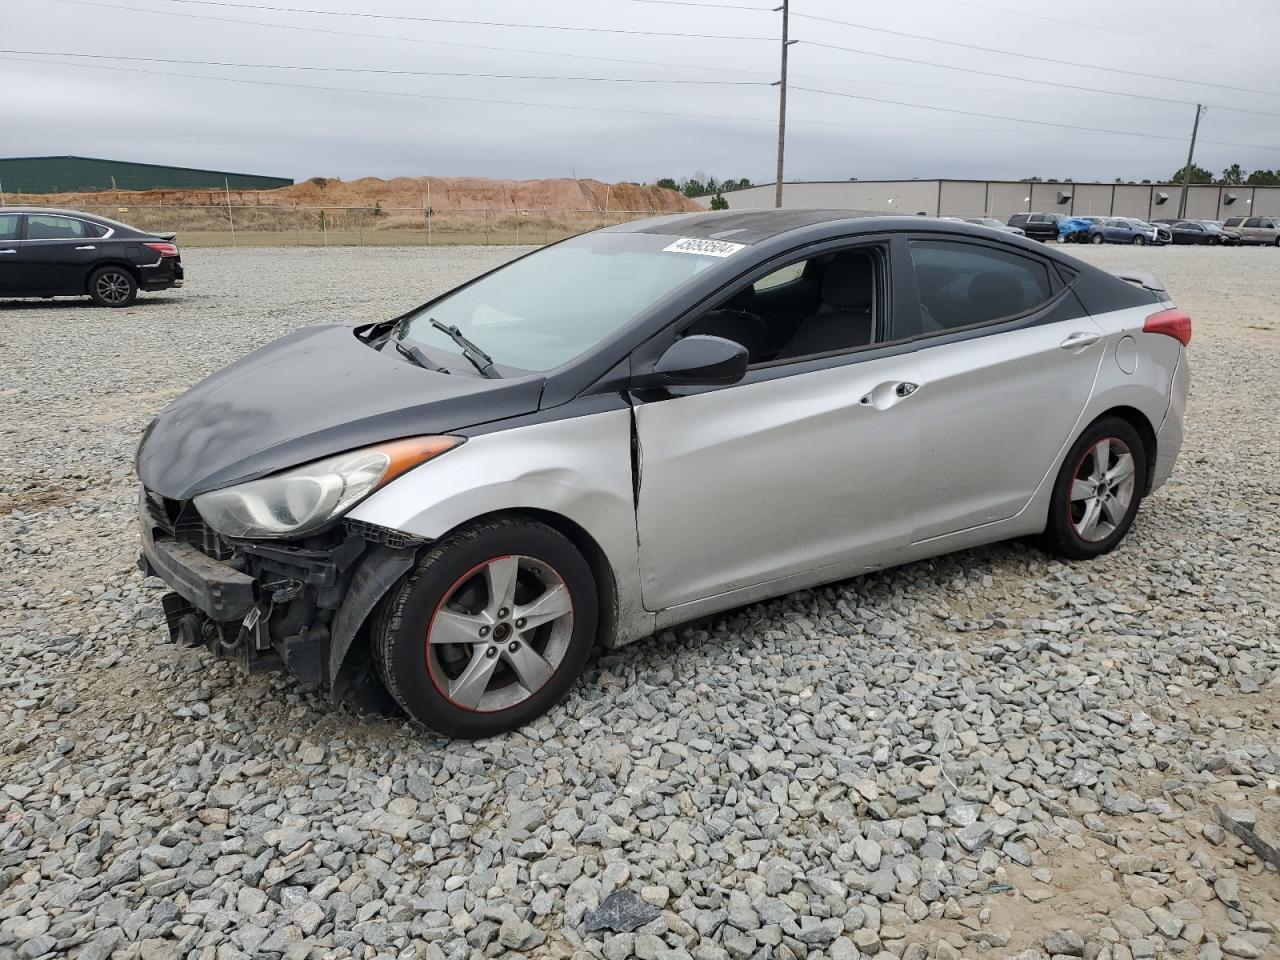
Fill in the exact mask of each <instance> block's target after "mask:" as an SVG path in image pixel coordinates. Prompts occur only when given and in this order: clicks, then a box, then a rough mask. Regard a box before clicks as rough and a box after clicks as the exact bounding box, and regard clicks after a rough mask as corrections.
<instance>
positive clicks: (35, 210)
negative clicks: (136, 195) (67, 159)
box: [0, 206, 115, 223]
mask: <svg viewBox="0 0 1280 960" xmlns="http://www.w3.org/2000/svg"><path fill="white" fill-rule="evenodd" d="M0 213H25V214H41V213H48V214H55V215H57V216H62V217H77V218H79V219H81V220H91V221H93V222H94V223H114V222H115V221H113V220H107V219H106V218H105V217H100V216H98V215H97V214H95V213H85V212H84V211H83V210H64V209H62V208H60V207H8V206H6V207H0Z"/></svg>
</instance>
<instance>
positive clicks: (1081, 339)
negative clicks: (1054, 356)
mask: <svg viewBox="0 0 1280 960" xmlns="http://www.w3.org/2000/svg"><path fill="white" fill-rule="evenodd" d="M1101 339H1102V334H1100V333H1093V332H1091V331H1088V330H1078V331H1076V332H1075V333H1073V334H1071V336H1069V337H1067V339H1065V340H1063V341H1062V343H1060V344H1058V346H1060V347H1061V348H1062V349H1063V350H1079V349H1080V348H1081V347H1090V346H1093V345H1094V344H1095V343H1097V342H1098V341H1099V340H1101Z"/></svg>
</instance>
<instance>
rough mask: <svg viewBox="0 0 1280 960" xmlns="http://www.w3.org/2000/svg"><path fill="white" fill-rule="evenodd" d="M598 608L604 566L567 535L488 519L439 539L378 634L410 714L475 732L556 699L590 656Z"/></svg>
mask: <svg viewBox="0 0 1280 960" xmlns="http://www.w3.org/2000/svg"><path fill="white" fill-rule="evenodd" d="M597 617H598V600H597V593H596V583H595V577H594V576H593V575H592V572H591V568H590V566H589V565H588V564H587V562H586V560H585V559H583V557H582V554H581V553H579V552H578V550H577V548H576V547H574V545H573V544H572V543H570V542H569V540H568V539H567V538H566V537H564V536H563V535H562V534H560V533H559V532H557V531H556V530H553V529H552V528H551V527H548V526H546V525H545V524H542V523H537V522H534V521H528V520H521V519H513V518H504V519H495V520H486V521H482V522H480V523H477V524H474V525H472V526H470V527H466V528H463V529H462V530H460V531H458V532H457V533H454V534H452V535H450V536H448V537H446V538H445V539H443V540H441V541H440V542H439V543H437V544H435V545H434V546H433V547H432V548H431V549H430V550H428V551H427V552H426V553H425V554H424V555H423V557H422V558H421V559H420V560H419V561H418V564H417V566H416V567H414V569H413V570H411V571H410V572H409V573H408V574H407V575H406V576H405V577H404V579H403V580H401V581H400V583H399V584H398V585H397V586H396V587H394V588H392V590H391V592H390V593H389V594H388V595H387V596H386V597H385V598H384V599H383V601H382V604H381V606H380V607H379V609H378V612H377V614H376V615H375V618H374V622H373V626H372V632H371V635H370V645H371V647H372V650H373V656H374V662H375V663H376V664H377V667H378V672H379V674H380V675H381V676H382V681H383V683H384V684H386V687H387V690H388V691H390V693H391V695H392V696H393V697H394V698H395V700H396V702H397V703H399V704H400V706H401V707H403V708H404V710H405V712H406V713H408V714H409V715H410V716H412V717H413V718H414V719H416V720H418V721H419V722H420V723H422V724H423V725H424V726H426V727H429V728H430V729H432V730H434V731H436V732H437V733H441V734H444V735H446V736H450V737H459V738H463V739H469V740H471V739H479V738H482V737H491V736H494V735H496V734H499V733H505V732H507V731H508V730H514V729H516V728H517V727H521V726H523V725H524V724H527V723H529V722H530V721H532V720H534V719H536V718H537V717H539V716H541V715H542V714H544V713H546V712H547V711H548V710H549V709H551V708H552V707H553V706H555V704H556V703H558V702H559V701H560V700H561V699H562V698H563V697H564V695H565V694H566V693H567V692H568V691H569V688H570V687H571V686H572V685H573V683H574V681H575V680H577V678H578V675H579V674H580V673H581V672H582V668H583V666H584V665H585V664H586V662H587V656H588V654H589V653H590V652H591V647H592V645H593V644H594V642H595V636H596V626H597Z"/></svg>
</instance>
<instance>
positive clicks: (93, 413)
mask: <svg viewBox="0 0 1280 960" xmlns="http://www.w3.org/2000/svg"><path fill="white" fill-rule="evenodd" d="M179 241H181V236H179ZM520 252H523V250H516V249H512V248H482V249H477V248H431V249H422V248H419V249H407V248H405V249H394V248H368V249H364V250H356V249H344V248H328V249H325V248H311V249H306V248H304V249H287V250H248V249H238V250H237V249H225V250H185V251H184V261H185V262H186V264H187V267H188V276H189V282H188V285H187V286H186V287H185V288H184V289H183V290H181V291H175V292H171V293H165V294H160V295H151V296H148V295H145V294H144V295H143V297H142V298H141V299H140V300H139V302H138V304H137V305H136V306H134V307H131V308H129V309H126V310H97V309H93V308H89V307H86V306H83V305H80V304H78V303H73V302H66V301H54V302H48V303H44V302H37V303H26V304H0V337H2V338H3V342H4V343H5V349H6V354H5V365H4V376H3V377H0V458H2V461H0V462H3V463H4V465H5V469H4V471H2V472H0V569H3V570H4V577H2V578H0V691H3V695H2V696H0V731H2V733H0V956H6V957H7V956H10V955H13V956H18V957H21V958H24V960H26V958H30V960H35V958H43V957H46V956H59V957H61V956H72V957H80V958H83V960H108V958H113V960H167V958H168V957H171V956H178V957H183V958H194V960H249V958H251V957H263V958H270V960H282V958H283V960H321V958H324V960H347V958H359V960H387V958H392V957H401V956H404V957H408V956H411V955H412V956H414V957H418V958H424V957H425V958H429V960H470V958H481V957H497V956H501V955H503V954H507V955H520V956H539V957H540V956H547V957H553V958H562V960H580V958H583V957H600V956H603V957H608V958H610V960H623V958H626V957H631V956H639V957H653V958H662V960H668V958H672V960H674V958H679V957H695V958H698V960H725V958H727V957H733V958H743V960H746V958H755V957H765V956H768V957H772V958H775V960H806V958H813V960H819V958H824V960H861V958H862V957H868V958H871V957H877V956H880V957H881V960H888V958H895V960H923V958H932V960H958V958H959V957H961V956H963V957H970V956H982V957H987V956H990V957H993V958H996V960H1005V958H1013V957H1018V958H1026V960H1045V958H1046V957H1050V956H1053V955H1057V956H1069V957H1087V958H1089V960H1141V958H1144V957H1156V958H1164V957H1169V958H1173V957H1183V956H1186V957H1193V956H1194V957H1199V958H1201V960H1221V957H1222V956H1223V955H1226V956H1229V957H1238V958H1244V960H1248V958H1259V957H1269V956H1275V955H1276V951H1277V933H1276V931H1275V927H1274V924H1275V922H1276V918H1277V917H1280V880H1278V875H1277V873H1276V871H1275V870H1274V869H1273V868H1271V867H1269V866H1265V865H1264V864H1263V863H1262V861H1261V859H1260V858H1259V857H1257V856H1256V854H1254V853H1253V852H1251V851H1250V850H1248V848H1246V847H1245V846H1244V845H1243V844H1241V843H1240V842H1239V841H1238V840H1237V839H1236V837H1234V836H1233V835H1231V834H1229V833H1227V832H1226V831H1223V830H1222V829H1221V828H1220V827H1217V826H1216V824H1215V821H1214V816H1213V805H1214V804H1218V805H1219V806H1220V807H1221V808H1222V809H1223V810H1224V811H1229V812H1230V815H1231V816H1233V817H1235V818H1236V819H1237V820H1239V821H1241V822H1249V823H1252V824H1254V829H1256V830H1257V831H1258V832H1259V833H1260V834H1262V835H1263V836H1266V837H1270V838H1271V839H1272V841H1273V842H1275V841H1276V839H1277V838H1280V791H1277V790H1275V789H1272V788H1269V787H1268V786H1267V784H1268V782H1269V781H1271V782H1280V636H1278V633H1277V630H1276V624H1277V622H1280V553H1278V552H1277V547H1276V544H1277V543H1280V446H1278V445H1277V444H1276V442H1275V437H1276V429H1275V422H1276V419H1275V418H1276V410H1277V409H1280V332H1278V330H1277V327H1280V324H1278V323H1277V320H1276V318H1275V304H1276V303H1277V302H1280V251H1276V250H1261V249H1259V250H1216V249H1215V250H1198V249H1192V248H1181V247H1179V248H1176V249H1164V250H1152V249H1149V248H1148V249H1142V250H1139V249H1136V248H1135V249H1129V248H1114V247H1106V248H1101V249H1094V248H1084V249H1076V248H1072V251H1071V252H1073V253H1078V254H1080V255H1081V256H1083V257H1086V258H1087V259H1090V260H1094V261H1097V262H1099V263H1101V264H1103V265H1107V266H1111V267H1125V268H1130V269H1138V270H1146V271H1150V272H1152V273H1155V274H1156V275H1157V276H1159V277H1160V278H1161V279H1162V280H1164V281H1165V283H1166V285H1167V286H1168V288H1169V289H1170V290H1171V292H1172V295H1173V297H1174V298H1175V299H1176V300H1177V302H1178V303H1179V305H1180V306H1182V307H1184V308H1185V309H1187V310H1188V311H1189V312H1190V313H1191V314H1192V316H1193V318H1194V324H1195V339H1194V341H1193V342H1192V345H1191V356H1192V373H1193V385H1192V397H1191V401H1190V404H1189V407H1188V437H1187V442H1186V446H1185V448H1184V451H1183V455H1182V458H1181V461H1180V462H1179V464H1178V468H1177V471H1176V473H1175V474H1174V477H1173V479H1172V481H1171V482H1170V483H1169V484H1168V485H1166V486H1165V487H1164V488H1163V489H1161V490H1160V491H1158V492H1157V493H1156V494H1155V495H1154V496H1153V497H1151V498H1150V499H1149V500H1147V501H1146V502H1145V503H1144V504H1143V508H1142V511H1141V512H1140V514H1139V516H1138V520H1137V523H1136V524H1135V526H1134V528H1133V530H1132V532H1131V534H1130V536H1129V537H1128V539H1126V541H1125V542H1124V544H1123V545H1121V547H1120V548H1119V549H1117V550H1116V551H1114V552H1113V553H1111V554H1108V555H1107V556H1105V557H1102V558H1099V559H1098V560H1095V561H1093V562H1091V563H1081V564H1069V563H1063V562H1060V561H1058V560H1056V559H1054V558H1051V557H1049V556H1046V555H1045V554H1042V553H1040V552H1038V551H1037V550H1036V549H1035V548H1034V547H1033V546H1031V545H1028V544H1026V543H1009V544H1001V545H996V546H992V547H987V548H984V549H981V550H972V551H967V552H965V553H961V554H957V555H953V556H948V557H941V558H938V559H935V560H930V561H926V562H923V563H917V564H912V565H910V566H907V567H903V568H900V569H895V570H888V571H883V572H879V573H874V574H870V575H868V576H865V577H862V578H859V579H856V580H851V581H847V582H844V583H839V584H834V585H831V586H826V587H822V588H820V589H816V590H812V591H808V592H804V593H799V594H794V595H791V596H787V597H783V598H780V599H778V600H774V601H771V602H769V603H764V604H757V605H755V606H753V607H750V608H748V609H746V610H741V611H735V612H731V613H728V614H725V615H722V616H720V617H717V618H712V619H710V620H704V621H700V622H698V623H694V624H691V625H687V626H683V627H680V628H678V629H676V630H669V631H665V632H664V633H662V634H661V635H659V636H657V637H655V638H653V639H651V640H646V641H642V642H640V643H637V644H635V645H633V646H631V647H627V648H624V649H622V650H618V651H605V652H602V653H601V654H600V655H599V656H598V657H596V658H594V659H593V660H592V661H591V663H590V665H589V668H588V670H587V672H586V674H585V675H584V677H583V678H582V680H581V682H580V683H579V684H578V685H577V686H576V687H575V688H574V690H573V691H572V692H571V693H570V694H569V696H568V697H567V698H566V700H565V701H564V703H563V704H562V705H560V706H559V707H557V708H555V710H553V711H552V713H551V714H550V715H549V716H547V717H544V718H542V719H540V720H538V721H535V722H534V723H532V724H530V725H529V727H528V728H526V729H524V730H521V731H518V732H516V733H513V734H510V735H508V736H505V737H501V738H496V739H492V740H488V741H482V742H478V743H461V742H456V743H455V742H446V741H442V740H440V739H437V738H435V737H432V736H430V735H428V734H425V733H424V732H423V731H422V730H421V729H419V728H417V727H415V726H413V725H411V724H408V723H406V722H405V721H404V720H403V718H391V719H376V718H361V717H357V716H354V715H353V714H352V713H351V712H349V711H348V710H346V709H345V708H341V707H338V708H335V707H333V706H331V705H330V704H329V703H328V701H327V700H326V699H325V698H324V697H322V696H319V695H311V694H300V693H299V692H298V691H297V688H296V686H295V685H294V684H293V683H292V682H291V681H290V680H289V679H288V678H287V677H284V676H277V675H262V676H254V677H249V678H244V677H241V676H239V675H238V674H237V672H236V671H235V669H234V668H233V667H232V666H231V665H230V664H228V663H227V662H225V661H221V660H218V659H215V658H213V657H212V656H210V655H209V654H208V653H206V652H205V651H203V650H187V649H182V648H177V647H174V646H171V645H169V644H167V643H166V642H165V640H166V637H165V631H164V628H163V616H162V613H161V610H160V606H159V600H160V596H161V590H160V589H159V585H158V583H157V582H155V581H149V582H144V581H143V580H142V579H141V577H140V575H139V574H138V572H137V569H136V567H135V565H134V559H135V557H136V550H137V546H136V544H137V541H136V533H135V529H134V518H133V514H134V511H135V500H136V486H135V484H136V480H135V479H134V477H133V474H132V455H133V450H134V448H135V446H136V443H137V439H138V437H139V435H140V433H141V432H142V430H143V429H144V428H145V426H146V424H147V422H148V421H149V420H150V418H151V417H152V416H154V414H155V413H156V412H157V411H158V410H159V409H160V407H162V406H163V405H164V404H165V403H166V402H167V401H168V400H170V399H171V398H173V397H174V396H176V395H177V394H178V393H179V392H180V391H181V390H182V389H183V388H184V387H186V386H187V385H189V384H190V383H192V382H194V381H195V380H197V379H199V378H200V377H203V376H205V375H207V374H208V373H210V372H212V371H213V370H215V369H217V368H218V367H220V366H222V365H223V364H225V363H227V362H229V361H231V360H233V359H235V358H237V357H239V356H241V355H242V354H244V353H245V352H247V351H248V350H250V349H252V348H254V347H256V346H258V345H260V344H262V343H265V342H267V341H268V340H271V339H273V338H275V337H278V336H281V335H283V334H286V333H289V332H291V331H293V330H295V329H297V328H298V327H300V326H302V325H304V324H307V323H312V322H323V321H329V320H334V319H337V320H341V321H343V322H359V321H370V320H375V319H382V318H385V317H389V316H394V315H396V314H398V313H401V312H403V311H404V310H406V309H408V308H410V307H411V306H413V305H415V304H417V303H420V302H422V301H423V300H424V299H426V298H427V297H429V296H432V295H434V294H435V293H438V292H440V291H442V290H444V289H445V288H447V287H448V286H449V285H452V284H454V283H457V282H459V281H461V280H464V279H466V278H468V277H470V276H472V275H474V274H476V273H478V272H480V271H482V270H486V269H489V268H490V267H492V266H494V265H496V264H498V263H500V262H502V261H503V260H505V259H508V258H510V257H512V256H515V255H516V254H518V253H520ZM1104 362H1106V361H1105V360H1104ZM299 375H303V373H302V372H300V373H299ZM922 396H923V394H922ZM1010 442H1011V443H1015V442H1016V438H1010ZM621 892H625V893H626V894H627V896H628V898H629V899H631V900H632V902H633V906H634V905H636V904H638V909H642V910H643V913H642V914H639V915H638V916H637V917H636V921H637V922H636V925H635V928H634V930H633V931H632V932H623V933H617V932H611V931H609V930H592V929H590V926H591V924H590V923H589V922H588V921H587V918H588V917H589V916H595V914H594V911H597V910H598V909H599V908H600V906H601V904H602V903H604V902H605V901H606V899H607V898H608V897H610V896H611V895H613V896H617V895H619V893H621ZM1065 925H1070V927H1071V931H1063V932H1060V933H1054V934H1046V933H1045V931H1047V930H1051V929H1053V928H1055V927H1059V926H1065Z"/></svg>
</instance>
